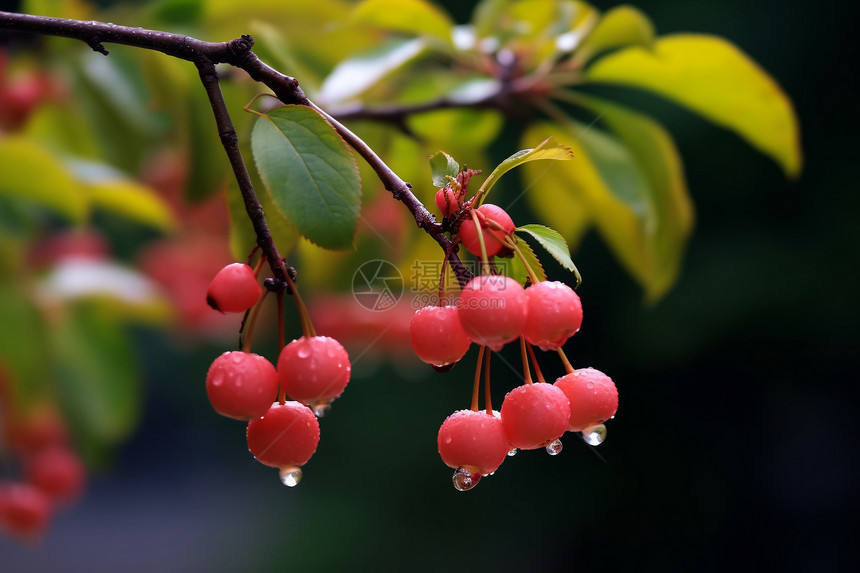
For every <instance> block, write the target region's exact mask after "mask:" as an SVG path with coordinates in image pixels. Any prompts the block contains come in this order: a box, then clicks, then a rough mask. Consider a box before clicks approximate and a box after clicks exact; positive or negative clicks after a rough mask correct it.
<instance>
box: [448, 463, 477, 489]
mask: <svg viewBox="0 0 860 573" xmlns="http://www.w3.org/2000/svg"><path fill="white" fill-rule="evenodd" d="M480 480H481V476H479V475H477V474H474V475H473V474H472V473H470V472H468V471H466V470H464V469H463V468H457V471H455V472H454V477H453V478H452V481H453V482H454V487H455V488H456V489H457V491H469V490H470V489H472V488H473V487H475V486H476V485H478V482H479V481H480Z"/></svg>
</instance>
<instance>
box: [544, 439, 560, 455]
mask: <svg viewBox="0 0 860 573" xmlns="http://www.w3.org/2000/svg"><path fill="white" fill-rule="evenodd" d="M563 447H564V444H562V443H561V440H553V442H552V443H551V444H549V445H548V446H547V447H546V453H548V454H549V455H551V456H557V455H558V454H560V453H561V449H562V448H563Z"/></svg>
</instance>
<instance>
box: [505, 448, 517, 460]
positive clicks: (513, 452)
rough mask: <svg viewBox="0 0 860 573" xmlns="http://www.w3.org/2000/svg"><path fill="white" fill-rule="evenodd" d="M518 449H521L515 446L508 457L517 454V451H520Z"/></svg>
mask: <svg viewBox="0 0 860 573" xmlns="http://www.w3.org/2000/svg"><path fill="white" fill-rule="evenodd" d="M518 451H519V450H518V449H516V448H514V449H512V450H510V451H508V457H509V458H510V457H513V456H515V455H517V452H518Z"/></svg>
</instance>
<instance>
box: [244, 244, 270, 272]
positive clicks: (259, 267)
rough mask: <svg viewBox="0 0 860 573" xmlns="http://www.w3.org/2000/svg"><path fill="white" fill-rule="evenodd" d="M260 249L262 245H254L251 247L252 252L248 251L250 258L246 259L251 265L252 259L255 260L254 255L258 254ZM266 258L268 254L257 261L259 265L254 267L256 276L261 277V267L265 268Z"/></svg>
mask: <svg viewBox="0 0 860 573" xmlns="http://www.w3.org/2000/svg"><path fill="white" fill-rule="evenodd" d="M259 250H260V245H254V248H253V249H251V252H250V253H248V259H247V260H246V261H245V264H247V265H248V266H249V267H250V266H251V261H253V260H254V255H255V254H257V251H259ZM265 260H266V256H265V255H263V256H261V257H260V260H259V261H257V265H256V266H255V267H254V276H255V277H257V278H260V269H262V268H263V261H265Z"/></svg>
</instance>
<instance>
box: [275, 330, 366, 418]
mask: <svg viewBox="0 0 860 573" xmlns="http://www.w3.org/2000/svg"><path fill="white" fill-rule="evenodd" d="M351 370H352V367H351V365H350V363H349V355H348V354H347V353H346V349H344V347H343V345H342V344H341V343H340V342H338V341H337V340H335V339H334V338H330V337H328V336H312V337H306V336H302V337H301V338H297V339H296V340H293V341H292V342H290V343H289V344H287V345H286V346H284V348H283V349H282V350H281V355H280V357H279V358H278V380H279V381H280V384H281V391H283V392H286V394H287V396H289V397H290V399H292V400H297V401H299V402H301V403H303V404H307V405H310V406H317V405H322V404H328V403H329V402H331V401H332V400H334V399H335V398H337V397H338V396H340V395H341V394H342V393H343V390H344V388H346V385H347V383H348V382H349V376H350V372H351Z"/></svg>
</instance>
